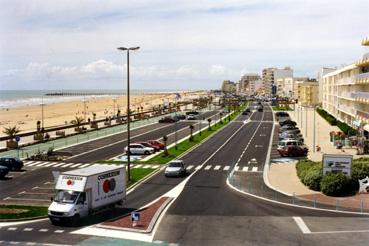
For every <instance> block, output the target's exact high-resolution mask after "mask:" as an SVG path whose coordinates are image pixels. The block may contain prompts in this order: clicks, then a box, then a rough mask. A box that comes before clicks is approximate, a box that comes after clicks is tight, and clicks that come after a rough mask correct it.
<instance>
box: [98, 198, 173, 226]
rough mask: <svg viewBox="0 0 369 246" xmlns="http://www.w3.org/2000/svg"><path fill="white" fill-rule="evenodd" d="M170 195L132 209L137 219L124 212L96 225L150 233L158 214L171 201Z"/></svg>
mask: <svg viewBox="0 0 369 246" xmlns="http://www.w3.org/2000/svg"><path fill="white" fill-rule="evenodd" d="M172 199H173V198H171V197H161V198H159V200H157V201H156V202H154V203H152V204H150V205H148V206H146V207H144V208H142V209H139V210H137V211H134V212H133V213H135V214H137V213H138V214H139V220H138V221H133V219H132V216H131V215H132V214H131V213H129V214H125V215H123V216H120V217H118V218H114V219H111V220H108V221H106V222H103V223H101V224H99V225H97V227H100V228H105V229H114V230H123V231H130V232H140V233H150V232H152V230H153V228H154V226H155V224H156V222H157V220H158V218H159V216H160V214H161V213H162V212H163V211H164V209H165V208H166V206H167V205H168V204H169V203H170V202H171V201H172Z"/></svg>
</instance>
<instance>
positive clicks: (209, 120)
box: [208, 118, 211, 131]
mask: <svg viewBox="0 0 369 246" xmlns="http://www.w3.org/2000/svg"><path fill="white" fill-rule="evenodd" d="M210 122H211V119H210V118H209V119H208V123H209V129H208V130H209V131H211V126H210Z"/></svg>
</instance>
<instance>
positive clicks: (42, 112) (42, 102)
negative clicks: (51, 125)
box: [40, 97, 45, 133]
mask: <svg viewBox="0 0 369 246" xmlns="http://www.w3.org/2000/svg"><path fill="white" fill-rule="evenodd" d="M40 106H41V131H42V133H43V132H44V106H45V104H44V97H42V99H41V103H40Z"/></svg>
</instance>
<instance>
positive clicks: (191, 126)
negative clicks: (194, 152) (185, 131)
mask: <svg viewBox="0 0 369 246" xmlns="http://www.w3.org/2000/svg"><path fill="white" fill-rule="evenodd" d="M193 128H194V126H193V125H190V142H192V141H193V136H192V132H193Z"/></svg>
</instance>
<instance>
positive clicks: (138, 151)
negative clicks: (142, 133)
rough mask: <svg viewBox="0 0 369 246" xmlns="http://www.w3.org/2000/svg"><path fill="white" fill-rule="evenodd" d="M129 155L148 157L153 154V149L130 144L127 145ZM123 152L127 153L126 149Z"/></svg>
mask: <svg viewBox="0 0 369 246" xmlns="http://www.w3.org/2000/svg"><path fill="white" fill-rule="evenodd" d="M129 150H130V153H131V154H133V155H149V154H152V153H154V152H155V149H154V148H152V147H146V146H144V145H142V144H130V145H129ZM124 151H125V152H127V151H128V147H125V148H124Z"/></svg>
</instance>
